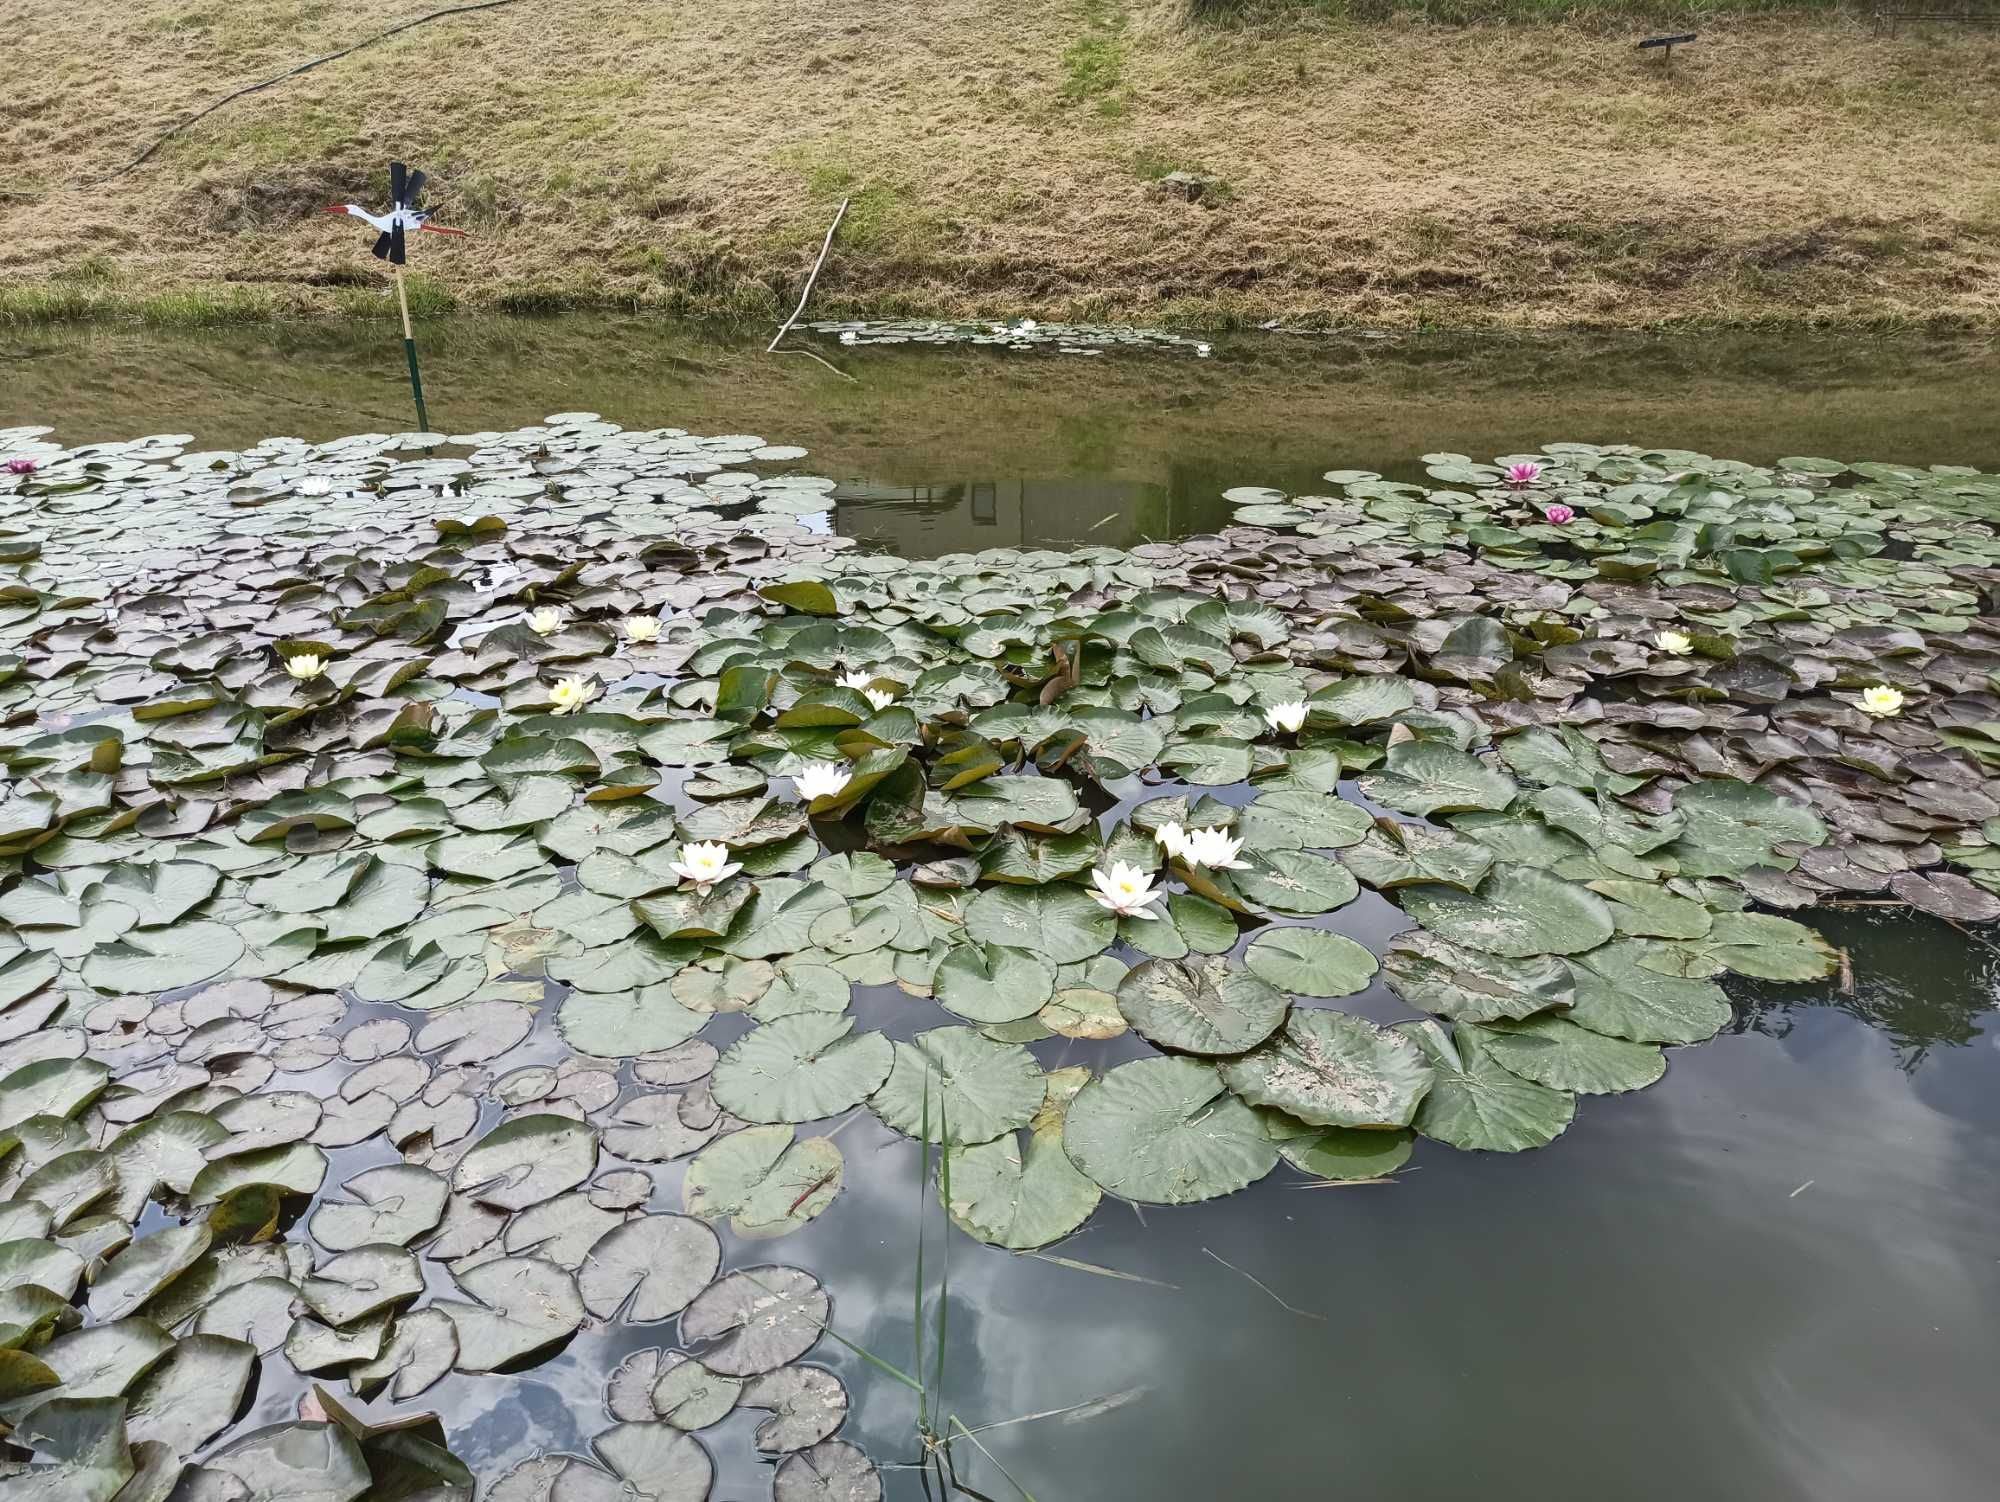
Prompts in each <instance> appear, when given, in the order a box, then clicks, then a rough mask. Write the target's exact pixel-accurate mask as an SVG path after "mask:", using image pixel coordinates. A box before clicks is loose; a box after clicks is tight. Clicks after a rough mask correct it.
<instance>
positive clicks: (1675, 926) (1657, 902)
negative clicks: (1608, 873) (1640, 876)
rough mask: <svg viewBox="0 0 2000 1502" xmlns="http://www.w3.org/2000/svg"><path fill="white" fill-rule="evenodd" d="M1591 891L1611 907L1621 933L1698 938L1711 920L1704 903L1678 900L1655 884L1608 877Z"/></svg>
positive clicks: (1638, 936) (1654, 937)
mask: <svg viewBox="0 0 2000 1502" xmlns="http://www.w3.org/2000/svg"><path fill="white" fill-rule="evenodd" d="M1590 890H1591V891H1593V892H1595V893H1597V895H1598V896H1600V897H1602V898H1604V899H1605V900H1606V901H1607V902H1609V903H1610V904H1611V921H1612V923H1613V925H1614V926H1615V927H1616V928H1617V930H1618V932H1619V933H1621V934H1628V935H1631V936H1633V937H1637V938H1653V939H1699V938H1701V937H1702V936H1704V935H1705V934H1707V932H1708V930H1709V927H1710V925H1711V924H1712V923H1713V921H1714V919H1713V916H1712V915H1711V914H1710V912H1709V910H1708V908H1707V907H1706V906H1705V905H1704V904H1702V903H1699V902H1696V901H1695V900H1694V899H1693V898H1691V897H1677V896H1675V895H1674V894H1673V893H1671V892H1669V891H1667V890H1666V889H1665V888H1664V887H1662V886H1660V885H1658V884H1657V883H1655V882H1650V881H1627V880H1623V879H1619V878H1607V879H1605V880H1603V881H1593V882H1591V883H1590Z"/></svg>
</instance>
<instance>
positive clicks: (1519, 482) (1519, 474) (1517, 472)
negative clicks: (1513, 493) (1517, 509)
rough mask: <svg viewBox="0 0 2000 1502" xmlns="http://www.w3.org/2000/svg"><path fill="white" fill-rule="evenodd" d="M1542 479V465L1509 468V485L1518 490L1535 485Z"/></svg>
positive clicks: (1512, 465)
mask: <svg viewBox="0 0 2000 1502" xmlns="http://www.w3.org/2000/svg"><path fill="white" fill-rule="evenodd" d="M1541 477H1542V467H1541V465H1539V464H1535V463H1533V462H1530V463H1527V464H1510V465H1508V466H1507V483H1508V484H1509V485H1511V486H1513V487H1514V488H1515V489H1516V490H1519V489H1521V487H1522V486H1524V485H1532V484H1534V483H1535V481H1537V480H1539V479H1541Z"/></svg>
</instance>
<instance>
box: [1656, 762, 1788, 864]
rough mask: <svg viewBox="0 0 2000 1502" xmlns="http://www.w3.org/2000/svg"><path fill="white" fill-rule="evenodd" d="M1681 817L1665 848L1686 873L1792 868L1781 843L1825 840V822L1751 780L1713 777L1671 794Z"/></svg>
mask: <svg viewBox="0 0 2000 1502" xmlns="http://www.w3.org/2000/svg"><path fill="white" fill-rule="evenodd" d="M1674 809H1675V811H1676V812H1677V813H1679V814H1680V815H1681V816H1682V818H1683V820H1684V821H1685V822H1684V823H1683V825H1682V827H1681V831H1680V838H1679V839H1678V840H1677V841H1675V842H1674V844H1672V845H1671V846H1669V847H1668V853H1669V854H1671V855H1672V856H1673V857H1674V859H1675V860H1676V861H1677V862H1678V863H1679V865H1680V869H1681V871H1682V872H1683V873H1684V874H1686V875H1688V876H1739V875H1741V874H1742V873H1743V872H1745V871H1748V870H1749V869H1751V867H1753V866H1776V867H1778V868H1779V869H1780V870H1790V869H1791V868H1792V865H1793V861H1792V858H1791V857H1789V856H1783V855H1780V854H1778V852H1777V847H1778V846H1779V845H1782V844H1794V845H1823V844H1825V843H1826V826H1825V825H1824V824H1822V823H1821V822H1820V820H1819V816H1818V815H1817V814H1815V813H1813V812H1812V811H1811V810H1810V809H1807V808H1801V807H1800V806H1799V805H1798V804H1796V803H1792V802H1789V801H1787V800H1786V799H1784V798H1780V797H1779V796H1778V795H1777V794H1775V793H1773V792H1771V791H1770V790H1769V789H1767V788H1761V787H1758V786H1756V785H1755V784H1754V783H1747V782H1733V781H1723V780H1719V779H1712V780H1708V781H1703V782H1696V783H1693V784H1690V785H1689V786H1687V787H1684V788H1682V789H1681V790H1680V791H1679V792H1678V793H1676V794H1675V795H1674Z"/></svg>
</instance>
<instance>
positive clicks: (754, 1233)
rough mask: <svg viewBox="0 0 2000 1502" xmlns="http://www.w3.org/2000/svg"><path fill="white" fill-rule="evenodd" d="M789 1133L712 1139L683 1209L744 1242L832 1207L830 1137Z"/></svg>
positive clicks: (753, 1130)
mask: <svg viewBox="0 0 2000 1502" xmlns="http://www.w3.org/2000/svg"><path fill="white" fill-rule="evenodd" d="M793 1135H794V1134H793V1131H792V1128H790V1127H789V1126H783V1125H779V1126H756V1127H745V1128H744V1129H743V1130H742V1131H739V1132H731V1133H730V1134H729V1135H728V1136H726V1137H720V1138H717V1139H716V1140H715V1141H714V1142H712V1143H710V1144H709V1145H708V1146H707V1147H705V1148H703V1149H702V1150H701V1151H700V1152H699V1153H697V1154H696V1155H695V1157H694V1159H693V1161H692V1162H690V1163H689V1164H688V1167H687V1175H686V1177H685V1178H684V1179H683V1180H682V1184H681V1208H682V1209H684V1210H686V1211H687V1213H688V1214H690V1215H695V1216H699V1217H700V1218H701V1219H703V1220H721V1219H725V1218H726V1219H727V1220H728V1221H729V1224H730V1229H731V1230H733V1231H734V1232H735V1233H736V1234H737V1235H738V1236H741V1237H743V1238H745V1239H746V1240H752V1241H757V1240H762V1239H764V1238H766V1237H770V1236H783V1235H785V1234H786V1233H787V1232H790V1231H796V1230H797V1229H798V1228H799V1227H801V1226H803V1225H805V1224H806V1223H807V1222H808V1221H810V1220H812V1219H813V1218H814V1217H816V1216H817V1215H818V1214H819V1213H820V1212H821V1211H822V1210H824V1209H826V1207H827V1206H829V1205H831V1204H832V1203H833V1200H834V1196H836V1195H837V1194H839V1193H840V1182H841V1170H842V1166H843V1164H842V1159H841V1156H840V1149H839V1148H838V1147H836V1146H835V1145H834V1144H833V1143H832V1142H831V1141H830V1140H828V1139H827V1138H825V1137H808V1138H807V1139H806V1140H805V1141H803V1142H797V1141H794V1140H793ZM682 1427H689V1426H686V1425H683V1426H682ZM692 1427H697V1428H698V1427H700V1426H699V1425H695V1426H692Z"/></svg>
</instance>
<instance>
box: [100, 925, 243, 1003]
mask: <svg viewBox="0 0 2000 1502" xmlns="http://www.w3.org/2000/svg"><path fill="white" fill-rule="evenodd" d="M243 949H244V945H243V936H242V935H241V934H239V933H237V931H236V930H235V929H233V928H229V927H226V926H224V925H223V924H220V923H177V924H175V925H173V926H172V927H170V928H156V929H133V930H131V931H130V932H128V933H126V934H125V936H124V937H123V938H121V939H119V940H118V941H117V942H115V943H112V944H107V945H103V946H102V947H100V948H99V949H97V950H96V951H95V952H94V953H93V954H91V955H90V957H89V958H87V959H86V960H85V961H84V962H83V978H84V980H85V982H87V983H88V984H90V985H92V986H95V987H96V988H97V989H98V990H100V991H112V992H120V993H123V992H131V991H139V992H155V991H171V990H174V989H176V988H178V987H181V986H192V985H194V984H195V983H196V982H197V981H205V980H211V979H213V978H214V977H215V976H218V975H221V974H223V973H224V972H226V971H227V970H228V969H229V968H230V967H231V966H232V965H234V964H235V963H236V962H237V961H238V960H240V959H242V958H243Z"/></svg>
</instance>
